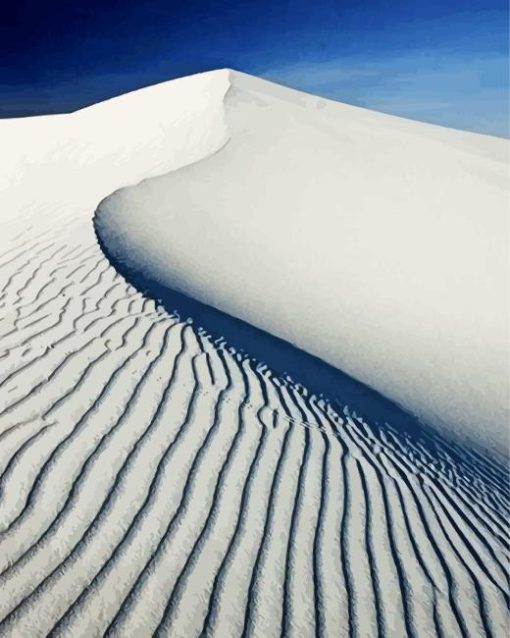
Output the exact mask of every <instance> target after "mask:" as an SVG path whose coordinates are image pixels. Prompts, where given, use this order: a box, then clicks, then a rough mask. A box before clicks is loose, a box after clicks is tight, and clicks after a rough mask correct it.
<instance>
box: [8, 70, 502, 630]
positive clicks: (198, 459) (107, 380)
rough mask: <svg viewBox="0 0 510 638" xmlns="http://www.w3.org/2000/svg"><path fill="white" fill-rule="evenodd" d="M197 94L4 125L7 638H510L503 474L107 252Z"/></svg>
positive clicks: (165, 163) (161, 94)
mask: <svg viewBox="0 0 510 638" xmlns="http://www.w3.org/2000/svg"><path fill="white" fill-rule="evenodd" d="M224 75H225V74H223V73H218V74H216V75H214V74H213V75H212V76H209V80H212V81H213V82H215V81H216V80H217V79H218V78H220V79H221V78H222V77H224ZM190 80H192V82H191V84H193V83H196V82H197V81H198V82H200V81H201V80H200V78H192V79H187V80H186V82H184V88H186V86H187V89H189V90H190V91H191V90H192V87H191V85H190ZM202 80H204V84H202V85H200V84H195V88H196V89H197V91H198V93H201V92H202V91H203V90H205V92H206V93H207V92H208V91H209V89H210V85H208V81H209V80H208V79H207V78H204V77H202ZM208 86H209V88H208ZM179 87H181V89H182V88H183V85H182V84H181V81H179V82H175V83H169V86H163V85H162V86H160V87H153V88H152V89H151V90H150V91H149V93H148V101H147V102H146V103H145V104H143V102H144V99H143V94H144V92H143V91H142V92H141V94H138V95H136V100H135V103H136V102H137V100H140V101H139V102H138V107H133V108H127V107H128V105H129V103H130V102H131V100H132V99H133V98H134V97H135V96H134V95H130V96H123V97H122V98H119V99H118V100H116V101H112V102H111V103H108V104H105V105H97V106H96V107H94V112H95V114H96V115H95V116H94V117H92V116H91V115H90V114H89V111H88V110H85V111H83V112H80V113H77V114H74V115H73V116H70V118H67V117H66V118H60V116H59V117H56V118H55V119H53V118H49V119H48V120H46V119H45V118H35V120H37V121H34V120H28V121H26V120H25V121H18V120H14V121H11V122H0V131H1V133H2V137H3V139H4V140H8V142H9V143H8V144H7V145H6V146H4V147H2V148H0V166H1V167H2V170H1V172H0V174H1V175H2V177H7V180H6V181H7V182H9V188H7V189H6V190H4V191H3V192H2V193H1V194H0V198H2V202H1V204H2V210H3V214H4V215H5V218H6V223H5V224H3V225H2V233H1V235H0V282H1V286H0V287H1V293H0V319H1V321H0V393H1V396H2V402H1V403H0V590H1V591H2V596H1V597H0V635H2V636H12V637H13V638H14V637H16V638H17V637H19V636H30V637H34V638H39V637H41V638H42V637H44V636H48V635H52V636H70V637H73V638H74V637H75V636H94V635H109V636H122V637H126V636H128V637H129V636H132V637H133V638H137V637H138V636H146V635H154V634H155V635H157V636H172V637H173V636H186V638H188V637H189V638H193V637H195V636H197V637H198V636H215V637H217V638H225V637H226V636H241V635H243V636H279V635H281V634H282V633H283V635H286V636H293V635H296V636H303V635H321V636H338V635H345V636H347V635H366V636H374V635H381V636H388V637H393V636H410V635H412V636H418V637H421V636H434V635H437V636H444V635H447V636H452V637H453V638H456V637H462V638H464V637H465V636H499V635H504V634H505V631H506V623H507V619H508V616H507V610H508V583H507V578H506V568H507V565H508V550H509V546H508V518H509V515H510V502H509V494H508V484H507V477H506V474H505V471H504V468H502V467H499V466H498V465H497V464H496V463H494V462H493V461H491V460H488V459H483V458H482V457H480V456H479V455H478V454H476V453H474V452H473V451H472V450H469V449H467V448H462V447H459V446H456V445H452V444H448V445H446V444H444V443H443V442H441V440H440V438H438V437H429V436H426V433H425V432H421V431H419V430H418V431H417V432H413V433H412V435H410V434H409V430H407V429H405V428H401V427H395V423H393V422H392V420H391V419H388V421H389V422H388V423H381V424H380V425H378V424H377V423H375V422H371V421H370V420H367V419H364V418H362V417H361V416H359V415H356V413H355V412H354V411H353V410H352V409H351V408H350V407H349V405H342V404H341V403H337V404H336V405H332V404H329V403H328V402H327V401H326V400H325V399H323V398H320V397H317V396H314V395H313V394H312V393H310V392H309V391H307V390H306V389H305V388H302V387H299V386H296V385H295V384H292V383H289V382H285V381H284V380H282V379H281V378H278V377H277V376H275V375H274V374H273V372H272V371H271V370H270V369H268V368H267V367H266V366H264V365H261V364H256V363H255V362H254V361H253V360H252V359H250V358H249V357H246V356H242V355H240V354H238V353H236V352H234V351H232V350H231V349H230V348H228V347H227V346H226V345H225V344H222V343H218V342H213V341H212V340H211V339H209V338H208V337H207V336H206V335H204V334H203V333H202V332H201V331H199V330H197V329H196V327H195V326H194V325H190V324H188V323H187V322H183V321H181V320H179V318H178V317H176V316H175V315H170V314H169V313H167V312H165V311H164V310H163V309H162V308H160V307H156V304H155V303H154V302H153V301H151V300H150V299H148V298H146V297H144V296H143V295H142V294H140V293H139V292H138V291H137V290H136V289H134V288H133V287H132V286H131V285H130V284H129V283H127V282H126V281H125V280H124V279H123V278H122V277H121V276H120V275H119V273H118V272H117V271H116V270H115V269H114V268H112V267H111V266H110V264H109V263H108V261H107V260H106V259H105V257H104V255H103V254H102V252H101V249H100V247H99V246H98V245H97V243H96V240H95V236H94V232H93V228H92V223H91V221H92V220H91V215H92V210H93V209H94V206H95V205H96V203H97V201H99V199H100V198H101V197H103V196H104V195H105V194H106V193H107V192H109V191H111V190H114V189H115V188H118V187H120V186H122V185H125V184H127V183H132V182H136V181H138V180H139V179H142V178H143V176H144V174H145V175H149V174H155V173H157V172H158V171H159V170H161V169H163V170H169V168H168V167H169V165H170V164H171V162H175V158H172V157H171V153H169V151H170V149H171V144H172V136H171V135H170V133H171V132H172V131H171V127H169V125H168V114H169V111H170V110H171V106H172V103H174V104H175V101H174V100H172V93H173V92H174V91H175V90H177V89H178V88H179ZM226 88H227V86H226V84H225V83H223V84H221V85H220V86H217V89H218V92H217V93H216V92H215V93H214V94H215V95H216V96H218V103H220V102H221V101H222V97H220V95H221V92H222V91H224V90H226ZM181 89H179V90H181ZM155 95H157V97H158V99H157V100H156V102H157V104H158V105H159V108H160V111H159V115H158V116H156V112H155V111H154V110H151V108H152V109H154V105H153V106H152V107H151V102H152V97H154V96H155ZM146 97H147V94H146ZM188 97H191V96H190V95H188ZM209 97H210V93H209ZM165 99H166V100H167V103H166V104H165V103H164V101H165ZM215 99H216V98H215ZM148 109H149V111H150V112H151V113H152V115H153V117H152V118H147V117H146V113H147V110H148ZM126 111H127V112H126ZM137 113H138V115H139V118H140V119H139V120H137V119H136V118H137ZM218 115H219V116H220V117H218V118H217V120H215V123H216V124H217V125H218V129H217V130H218V136H217V138H216V139H215V141H214V144H212V145H211V148H213V147H214V145H215V144H217V147H216V148H218V147H219V146H221V144H223V143H224V142H225V139H226V136H225V129H224V128H223V127H222V122H223V119H222V111H221V110H218ZM83 117H85V122H86V121H87V118H91V120H89V126H86V125H85V122H84V121H82V118H83ZM158 117H159V119H158ZM206 120H207V118H205V119H204V118H202V117H199V118H198V119H197V121H196V122H195V127H194V128H195V131H196V132H199V131H200V128H199V125H200V123H204V128H205V129H207V130H210V127H209V125H210V124H211V122H207V121H206ZM92 124H93V126H92ZM135 124H136V126H135ZM205 124H207V126H205ZM144 126H146V127H147V128H146V129H145V130H144V128H143V127H144ZM165 126H167V128H165ZM48 127H49V128H48ZM108 131H109V132H110V133H111V137H109V138H108V136H107V135H106V132H108ZM164 131H166V132H167V133H168V135H167V136H166V137H165V135H163V132H164ZM23 133H26V135H25V134H23ZM29 133H30V135H29ZM220 133H221V134H220ZM204 134H205V130H204ZM9 136H12V139H10V138H9ZM137 136H138V137H137ZM144 139H145V140H146V142H144ZM181 139H185V136H183V138H181ZM174 141H175V139H174ZM31 144H33V145H34V149H33V150H31V148H30V145H31ZM45 144H46V146H45ZM157 144H160V146H157ZM165 144H166V146H165ZM196 148H198V147H197V146H195V149H196ZM45 149H46V150H45ZM133 149H135V150H136V151H137V152H136V153H134V152H131V151H133ZM199 150H201V152H202V150H203V147H199ZM27 152H29V153H30V157H32V158H33V162H32V164H31V165H30V166H25V167H24V169H23V172H22V173H19V167H23V166H24V160H23V156H24V154H26V153H27ZM38 153H39V154H40V155H39V161H40V164H38V155H37V154H38ZM160 155H161V156H160ZM163 155H165V158H164V159H163V157H162V156H163ZM169 155H170V157H169ZM177 159H179V158H177ZM181 159H182V156H181ZM25 163H26V161H25ZM16 164H17V165H18V168H16ZM11 167H14V168H13V169H12V172H9V171H11ZM165 167H166V168H165ZM108 189H109V190H108ZM4 397H5V400H4ZM396 415H397V412H395V414H394V416H395V417H396ZM275 593H276V595H275Z"/></svg>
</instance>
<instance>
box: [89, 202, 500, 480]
mask: <svg viewBox="0 0 510 638" xmlns="http://www.w3.org/2000/svg"><path fill="white" fill-rule="evenodd" d="M99 210H100V209H99V208H98V209H97V210H96V213H95V215H94V218H93V223H94V231H95V235H96V239H97V242H98V244H99V246H100V248H101V250H102V252H103V254H104V255H105V257H106V259H107V260H108V261H109V263H110V264H111V265H112V266H113V267H114V268H115V270H116V271H117V272H118V273H119V274H120V275H121V276H122V277H123V278H124V279H125V280H126V281H127V282H128V283H129V284H131V285H133V286H134V287H135V288H136V289H137V290H138V291H139V292H141V293H142V294H143V295H145V296H146V297H149V298H151V299H153V300H154V301H155V302H156V303H157V304H158V305H159V306H160V307H162V308H163V309H164V310H165V311H166V312H167V313H168V314H170V315H172V316H176V317H178V318H179V319H180V320H181V321H183V322H189V323H190V324H192V325H193V326H195V328H196V329H197V331H198V332H199V333H200V334H201V335H202V336H205V337H207V338H209V339H210V340H211V341H212V342H213V343H214V344H215V345H217V346H221V347H223V348H227V349H230V350H231V351H233V352H235V353H236V354H237V355H239V356H242V357H245V358H248V359H250V361H251V362H252V363H254V364H255V365H258V366H263V367H267V368H269V369H270V370H271V371H272V373H273V374H274V376H276V377H277V378H279V379H280V380H281V381H282V382H284V383H290V384H292V385H293V386H294V387H295V388H296V387H297V388H301V389H302V390H303V391H304V392H305V393H311V394H314V395H315V396H317V397H320V398H321V399H323V400H324V401H326V402H327V403H328V404H329V405H331V407H332V408H333V409H334V410H335V411H336V412H338V414H342V413H344V412H345V411H348V412H349V413H351V414H355V415H356V416H357V417H359V418H361V419H362V420H364V421H366V422H367V423H369V424H370V427H371V428H375V429H376V430H379V431H381V430H382V431H384V430H388V429H390V430H391V431H393V432H396V433H398V435H399V436H404V437H406V438H409V439H410V440H412V441H419V442H420V445H422V446H424V447H425V448H426V449H427V450H428V451H429V452H430V453H431V455H433V456H437V450H438V449H442V450H445V449H446V450H447V453H448V455H449V456H450V457H451V458H452V460H453V459H455V461H456V462H457V463H460V464H465V463H466V462H467V463H468V464H469V465H473V464H474V465H475V466H477V467H480V468H482V469H486V468H487V469H489V468H490V469H491V470H492V471H496V473H497V474H499V476H500V480H501V482H502V483H503V482H504V481H505V477H506V476H507V472H506V471H505V468H504V467H503V465H502V464H501V462H500V461H499V460H498V459H493V458H489V457H488V455H487V453H486V452H485V451H483V450H478V449H476V448H475V447H474V446H472V445H470V444H468V443H467V444H465V445H462V444H461V443H459V442H458V441H454V440H449V439H447V438H446V437H444V436H443V435H442V434H441V433H439V432H438V431H437V430H436V429H435V428H433V427H432V426H430V425H428V424H427V423H424V422H423V421H422V420H420V419H419V418H418V417H416V416H415V415H413V414H412V413H410V412H409V411H408V410H406V409H405V408H403V407H402V406H400V405H398V404H397V403H395V402H394V401H392V400H390V399H388V398H386V397H385V396H383V395H382V394H381V393H379V392H377V391H376V390H374V389H372V388H370V387H369V386H367V385H365V384H363V383H361V382H360V381H357V380H356V379H354V378H352V377H351V376H349V375H348V374H346V373H344V372H342V371H341V370H339V369H337V368H335V367H333V366H331V365H330V364H328V363H326V362H324V361H323V360H321V359H319V358H318V357H316V356H314V355H311V354H309V353H307V352H305V351H303V350H301V349H300V348H299V347H298V346H296V345H294V344H292V343H289V342H287V341H285V340H283V339H281V338H279V337H275V336H273V335H271V334H269V333H267V332H265V331H263V330H260V329H259V328H256V327H255V326H253V325H251V324H249V323H247V322H245V321H243V320H241V319H238V318H236V317H233V316H231V315H228V314H226V313H224V312H222V311H220V310H217V309H216V308H214V307H212V306H209V305H207V304H204V303H202V302H200V301H197V300H195V299H193V298H191V297H189V296H187V295H185V294H182V293H181V292H178V291H176V290H173V289H171V288H169V287H168V286H166V285H163V284H161V283H160V282H159V281H157V280H156V279H155V278H153V277H150V276H149V275H146V274H145V273H143V272H142V271H140V270H138V269H135V268H132V267H131V266H130V265H129V264H128V262H127V260H124V259H123V258H122V255H114V254H113V253H112V251H110V250H109V249H108V247H107V245H106V243H105V242H103V241H102V239H101V233H100V232H99V230H98V223H97V222H98V211H99ZM319 329H320V327H319Z"/></svg>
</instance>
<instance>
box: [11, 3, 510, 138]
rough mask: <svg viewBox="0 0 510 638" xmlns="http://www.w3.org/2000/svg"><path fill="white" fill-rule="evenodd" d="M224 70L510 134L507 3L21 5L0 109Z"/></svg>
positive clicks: (69, 102)
mask: <svg viewBox="0 0 510 638" xmlns="http://www.w3.org/2000/svg"><path fill="white" fill-rule="evenodd" d="M219 67H233V68H236V69H239V70H242V71H245V72H247V73H253V74H256V75H262V76H264V77H267V78H269V79H273V80H275V81H278V82H281V83H284V84H287V85H289V86H294V87H296V88H301V89H303V90H306V91H310V92H313V93H317V94H320V95H323V96H325V97H331V98H334V99H337V100H341V101H345V102H348V103H351V104H357V105H360V106H365V107H368V108H373V109H376V110H380V111H384V112H387V113H394V114H396V115H401V116H405V117H410V118H414V119H419V120H423V121H429V122H435V123H438V124H443V125H445V126H451V127H455V128H462V129H466V130H473V131H478V132H482V133H488V134H492V135H499V136H506V137H508V136H510V130H509V128H510V127H509V118H508V108H509V107H508V83H509V70H508V7H507V3H506V0H505V1H504V2H503V1H502V0H471V1H470V2H469V3H466V2H465V1H463V2H461V1H460V0H444V1H442V2H439V1H437V0H429V1H428V2H413V1H412V0H411V1H407V2H404V1H403V0H366V1H365V2H363V3H361V2H359V0H358V1H354V0H316V1H315V2H312V1H311V0H292V1H291V0H287V1H286V2H278V1H277V0H273V1H270V0H259V1H258V2H240V1H239V0H236V1H233V0H219V1H217V2H214V3H213V2H210V1H208V2H205V1H203V0H181V1H179V2H176V1H174V0H157V1H154V0H148V1H147V2H144V3H142V2H133V1H132V0H110V2H108V3H106V2H98V1H97V0H89V1H88V2H85V1H84V0H74V1H73V2H68V1H64V0H48V1H47V2H35V3H34V2H33V1H29V0H18V2H16V3H13V4H7V5H6V8H5V9H4V15H3V17H2V20H0V115H1V116H4V117H6V116H14V115H27V114H37V113H47V112H59V111H69V110H74V109H76V108H79V107H80V106H84V105H86V104H90V103H93V102H96V101H100V100H102V99H105V98H107V97H111V96H112V95H117V94H119V93H123V92H126V91H129V90H132V89H135V88H139V87H141V86H146V85H149V84H153V83H155V82H161V81H164V80H166V79H171V78H174V77H179V76H182V75H188V74H190V73H196V72H199V71H203V70H209V69H214V68H219Z"/></svg>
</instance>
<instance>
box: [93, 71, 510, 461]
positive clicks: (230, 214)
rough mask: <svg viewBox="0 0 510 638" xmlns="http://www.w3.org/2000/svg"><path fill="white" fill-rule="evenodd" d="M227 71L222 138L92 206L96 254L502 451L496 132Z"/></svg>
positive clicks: (502, 150)
mask: <svg viewBox="0 0 510 638" xmlns="http://www.w3.org/2000/svg"><path fill="white" fill-rule="evenodd" d="M231 82H232V85H233V86H232V88H231V89H230V90H229V92H228V93H227V96H226V98H225V108H226V122H227V127H228V136H229V141H228V144H226V146H225V147H224V148H222V149H221V150H220V151H219V152H217V153H215V154H214V155H212V156H210V157H208V158H207V159H205V160H203V161H201V162H198V163H196V164H193V165H191V166H188V167H187V168H185V169H183V170H179V171H177V172H172V173H169V174H168V175H166V176H162V177H159V178H157V179H155V180H152V181H149V182H144V183H142V184H140V185H138V186H136V187H134V188H130V189H127V190H125V191H122V192H120V193H117V194H115V195H114V196H113V197H111V198H108V199H107V200H106V201H105V202H103V203H102V205H101V206H100V208H99V211H98V214H97V218H96V227H97V229H98V232H99V235H100V237H101V240H102V241H103V243H104V244H105V246H106V248H107V250H108V251H109V252H110V253H111V254H112V255H113V256H114V257H115V258H118V259H119V260H120V261H122V262H123V263H125V264H126V265H127V266H129V267H131V268H133V269H135V270H143V271H144V272H145V273H146V275H147V277H152V278H154V279H157V280H158V281H160V282H163V283H164V284H166V285H167V286H168V287H170V288H172V289H175V290H177V291H180V292H183V293H185V294H188V295H189V296H191V297H193V298H195V299H198V300H200V301H203V302H205V303H207V304H210V305H212V306H214V307H216V308H218V309H220V310H222V311H224V312H227V313H229V314H231V315H232V316H234V317H238V318H241V319H244V320H245V321H247V322H249V323H251V324H253V325H256V326H258V327H260V328H262V329H264V330H267V331H268V332H270V333H271V334H274V335H277V336H279V337H282V338H284V339H286V340H288V341H290V342H291V343H293V344H296V345H297V346H299V347H300V348H303V349H304V350H306V351H308V352H310V353H312V354H315V355H317V356H319V357H320V358H322V359H323V360H325V361H327V362H329V363H331V364H333V365H334V366H336V367H338V368H340V369H341V370H344V371H345V372H347V373H348V374H350V375H352V376H353V377H354V378H356V379H359V380H361V381H363V382H365V383H367V384H368V385H370V386H371V387H373V388H375V389H376V390H378V391H380V392H381V393H382V394H384V395H385V396H388V397H390V398H391V399H393V400H396V401H397V402H399V403H400V404H401V405H403V406H405V407H406V408H407V409H409V410H411V411H412V412H413V413H415V414H417V415H418V416H420V417H421V418H423V419H424V420H425V421H427V422H428V423H431V424H433V425H436V426H439V427H440V428H441V429H442V431H443V432H445V433H447V434H450V435H454V436H456V437H458V438H459V440H463V439H464V438H465V439H466V440H469V441H471V442H472V443H476V444H478V445H480V446H481V447H484V448H485V449H488V450H490V451H491V453H496V454H503V455H505V454H506V451H507V447H508V427H507V423H508V402H509V396H508V381H507V379H508V372H509V370H508V361H509V356H510V352H509V339H508V325H509V315H508V299H507V288H508V286H507V284H508V265H507V260H506V256H507V247H508V239H509V237H508V223H507V218H506V215H507V203H508V190H509V189H508V177H507V172H506V163H505V154H506V151H507V143H506V142H505V141H503V140H499V139H496V138H488V137H484V136H480V135H474V134H468V133H460V132H457V131H451V130H448V129H442V128H440V127H433V126H429V125H424V124H420V123H416V122H410V121H405V120H401V119H398V118H392V117H389V116H384V115H381V114H377V113H373V112H370V111H365V110H363V109H357V108H354V107H349V106H346V105H342V104H337V103H333V102H328V101H325V100H321V99H318V98H314V97H312V96H306V95H304V94H301V93H298V92H293V91H290V90H286V89H283V88H282V87H277V88H275V86H274V85H271V84H269V83H267V82H263V81H259V80H254V79H252V78H249V77H247V76H243V75H241V74H236V73H233V74H232V80H231Z"/></svg>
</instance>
